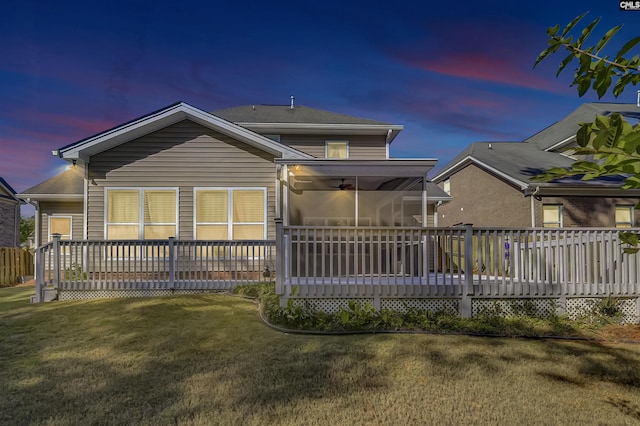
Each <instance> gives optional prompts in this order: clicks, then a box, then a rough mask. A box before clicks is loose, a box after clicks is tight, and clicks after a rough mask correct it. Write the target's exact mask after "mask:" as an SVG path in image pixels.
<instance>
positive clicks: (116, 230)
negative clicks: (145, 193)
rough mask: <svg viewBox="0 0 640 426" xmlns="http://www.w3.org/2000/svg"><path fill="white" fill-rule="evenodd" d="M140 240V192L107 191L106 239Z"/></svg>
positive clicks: (125, 190) (124, 190)
mask: <svg viewBox="0 0 640 426" xmlns="http://www.w3.org/2000/svg"><path fill="white" fill-rule="evenodd" d="M138 238H140V192H139V191H138V190H127V189H123V190H119V189H110V190H107V239H108V240H137V239H138Z"/></svg>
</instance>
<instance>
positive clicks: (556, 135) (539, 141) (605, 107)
mask: <svg viewBox="0 0 640 426" xmlns="http://www.w3.org/2000/svg"><path fill="white" fill-rule="evenodd" d="M614 112H619V113H621V114H622V115H623V116H625V117H627V118H632V119H636V120H637V119H640V108H638V106H637V105H636V104H617V103H604V102H592V103H586V104H582V105H581V106H580V107H578V108H577V109H576V110H574V111H573V112H572V113H571V114H569V115H567V116H566V117H565V118H563V119H562V120H560V121H558V122H556V123H554V124H552V125H551V126H549V127H547V128H546V129H544V130H542V131H540V132H538V133H536V134H535V135H533V136H531V137H529V138H527V139H525V140H524V142H527V143H530V144H534V145H536V146H537V147H538V149H541V150H552V149H557V148H559V147H561V146H563V145H565V144H567V143H568V142H571V141H573V140H574V138H575V135H576V132H577V131H578V129H579V128H580V124H581V123H588V122H592V121H593V120H594V119H595V117H596V115H610V114H612V113H614Z"/></svg>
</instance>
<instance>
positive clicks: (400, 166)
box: [275, 158, 437, 177]
mask: <svg viewBox="0 0 640 426" xmlns="http://www.w3.org/2000/svg"><path fill="white" fill-rule="evenodd" d="M275 162H276V164H282V165H286V166H288V167H289V168H290V170H291V171H293V173H294V174H295V175H296V176H298V177H303V176H335V177H344V176H379V177H425V176H426V175H427V172H428V171H429V170H431V169H432V168H433V167H434V166H435V165H436V162H437V160H436V159H432V158H421V159H389V160H306V159H289V158H276V159H275Z"/></svg>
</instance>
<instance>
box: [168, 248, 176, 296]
mask: <svg viewBox="0 0 640 426" xmlns="http://www.w3.org/2000/svg"><path fill="white" fill-rule="evenodd" d="M175 259H176V237H169V288H170V289H172V290H173V289H174V288H175Z"/></svg>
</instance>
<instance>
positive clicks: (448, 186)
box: [442, 179, 451, 195]
mask: <svg viewBox="0 0 640 426" xmlns="http://www.w3.org/2000/svg"><path fill="white" fill-rule="evenodd" d="M442 190H443V191H444V192H446V193H447V195H451V179H445V180H444V181H443V182H442Z"/></svg>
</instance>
